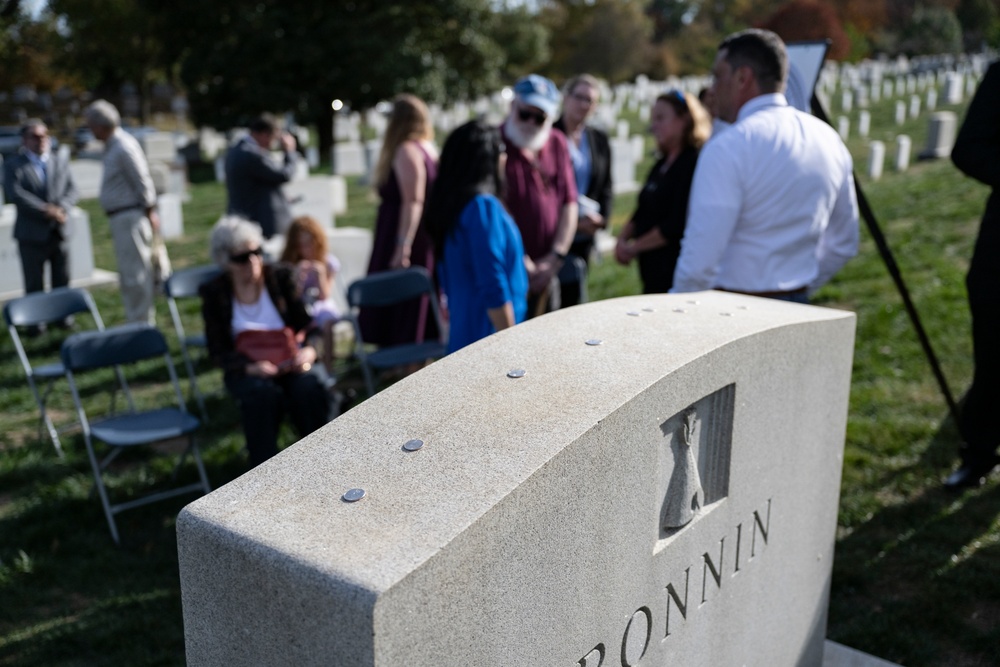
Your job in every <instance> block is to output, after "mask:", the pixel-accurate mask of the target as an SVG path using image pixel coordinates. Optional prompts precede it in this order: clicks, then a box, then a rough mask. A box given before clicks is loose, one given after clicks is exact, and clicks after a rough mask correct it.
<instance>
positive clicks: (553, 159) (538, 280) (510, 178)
mask: <svg viewBox="0 0 1000 667" xmlns="http://www.w3.org/2000/svg"><path fill="white" fill-rule="evenodd" d="M560 100H561V95H560V94H559V89H558V88H556V85H555V84H554V83H552V82H551V81H549V80H548V79H546V78H545V77H543V76H539V75H537V74H531V75H529V76H526V77H524V78H522V79H519V80H518V81H517V83H516V84H514V99H513V101H512V102H511V105H510V114H509V115H508V116H507V119H506V120H505V121H504V124H503V126H502V127H501V128H500V129H501V134H502V135H503V140H504V143H505V145H506V147H507V166H506V177H507V194H506V199H505V203H506V205H507V210H508V211H509V212H510V214H511V216H512V217H513V218H514V221H515V222H516V223H517V226H518V228H519V229H520V230H521V238H522V239H523V241H524V252H525V267H526V268H527V270H528V280H529V294H528V317H533V316H535V315H540V314H542V313H545V312H548V311H551V310H556V309H558V308H559V283H558V280H557V276H558V274H559V269H560V268H562V265H563V262H564V261H565V260H566V254H567V253H568V252H569V247H570V245H571V244H572V242H573V235H574V234H575V233H576V222H577V192H576V180H575V178H574V176H573V163H572V161H571V160H570V155H569V149H568V147H567V145H566V137H565V135H563V133H562V132H560V131H559V130H557V129H554V128H553V127H552V124H553V123H554V122H555V120H556V117H557V116H558V113H559V103H560Z"/></svg>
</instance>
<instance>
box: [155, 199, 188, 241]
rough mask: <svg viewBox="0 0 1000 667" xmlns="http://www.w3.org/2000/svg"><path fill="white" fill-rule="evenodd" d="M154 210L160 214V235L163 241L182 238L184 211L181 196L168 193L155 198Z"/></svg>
mask: <svg viewBox="0 0 1000 667" xmlns="http://www.w3.org/2000/svg"><path fill="white" fill-rule="evenodd" d="M156 210H157V211H158V212H159V214H160V234H161V235H162V236H163V238H165V239H175V238H178V237H181V236H184V209H183V207H182V206H181V196H180V195H177V194H173V193H170V192H167V193H164V194H161V195H159V196H158V197H157V198H156Z"/></svg>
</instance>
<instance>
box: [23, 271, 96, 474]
mask: <svg viewBox="0 0 1000 667" xmlns="http://www.w3.org/2000/svg"><path fill="white" fill-rule="evenodd" d="M88 312H89V313H90V315H91V317H93V319H94V324H95V325H96V327H97V328H98V329H99V330H100V329H104V322H103V321H102V320H101V314H100V313H99V312H98V311H97V305H96V304H95V303H94V299H93V297H91V296H90V293H89V292H87V291H86V290H83V289H77V288H73V287H61V288H58V289H54V290H52V291H51V292H35V293H32V294H28V295H26V296H23V297H21V298H19V299H14V300H13V301H9V302H7V303H6V304H5V305H4V307H3V319H4V322H5V323H6V324H7V331H9V332H10V337H11V338H12V339H13V340H14V347H15V349H16V350H17V356H18V358H20V360H21V367H22V368H23V369H24V374H25V375H26V376H27V378H28V386H29V387H30V388H31V393H32V395H33V396H34V397H35V403H37V404H38V411H39V413H40V415H41V416H40V419H39V425H38V433H39V437H41V432H42V428H43V427H44V428H45V429H46V430H47V431H48V433H49V437H50V438H51V439H52V446H53V447H55V448H56V452H57V453H58V454H59V456H60V458H61V457H62V455H63V451H62V444H61V443H60V441H59V433H60V432H62V431H64V430H66V429H67V428H70V427H69V426H66V427H62V428H58V429H57V428H56V427H55V425H54V424H53V423H52V419H51V418H50V417H49V413H48V411H47V410H46V404H47V402H48V399H49V395H50V394H51V393H52V389H53V387H54V386H55V382H56V380H58V379H59V378H62V377H64V376H65V375H66V369H65V368H64V367H63V364H62V362H61V361H56V362H53V363H47V364H43V365H40V366H33V365H32V363H31V360H30V359H29V358H28V354H27V352H26V350H25V347H24V343H23V342H22V341H21V337H20V335H19V334H18V327H37V326H39V325H48V324H53V323H56V322H62V321H64V320H65V319H66V318H67V317H70V316H72V315H78V314H80V313H88ZM39 383H44V385H45V390H44V392H42V391H39V387H38V385H39ZM74 425H75V424H74Z"/></svg>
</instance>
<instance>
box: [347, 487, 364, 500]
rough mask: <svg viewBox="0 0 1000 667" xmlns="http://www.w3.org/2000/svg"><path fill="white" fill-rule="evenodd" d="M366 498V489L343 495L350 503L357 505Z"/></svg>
mask: <svg viewBox="0 0 1000 667" xmlns="http://www.w3.org/2000/svg"><path fill="white" fill-rule="evenodd" d="M364 497H365V490H364V489H351V490H349V491H348V492H347V493H345V494H344V495H343V499H344V501H345V502H348V503H356V502H358V501H359V500H361V499H362V498H364Z"/></svg>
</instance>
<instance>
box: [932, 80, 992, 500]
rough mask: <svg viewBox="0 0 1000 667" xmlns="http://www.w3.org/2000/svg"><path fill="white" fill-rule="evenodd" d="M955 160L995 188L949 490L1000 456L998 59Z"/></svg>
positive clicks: (978, 262)
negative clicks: (999, 413) (957, 453)
mask: <svg viewBox="0 0 1000 667" xmlns="http://www.w3.org/2000/svg"><path fill="white" fill-rule="evenodd" d="M951 159H952V162H954V163H955V166H956V167H958V168H959V169H961V170H962V171H963V172H964V173H965V174H966V175H968V176H971V177H972V178H975V179H976V180H978V181H982V182H983V183H985V184H986V185H988V186H990V187H991V188H993V191H992V193H991V194H990V198H989V200H988V201H987V202H986V211H985V212H984V213H983V221H982V224H981V225H980V227H979V236H978V238H977V239H976V247H975V250H974V251H973V254H972V263H971V264H970V265H969V273H968V275H967V276H966V279H965V284H966V287H967V288H968V291H969V309H970V310H971V311H972V349H973V358H974V361H975V373H974V375H973V378H972V386H971V387H970V388H969V392H968V393H967V394H966V396H965V403H964V405H963V407H962V412H961V417H960V419H959V431H960V432H961V433H962V437H963V438H964V439H965V444H964V445H963V446H962V449H961V451H960V455H961V458H962V463H961V465H960V466H959V467H958V469H957V470H955V472H953V473H952V474H951V475H950V476H949V477H948V479H946V480H945V483H944V484H945V488H947V489H949V490H953V491H954V490H960V489H962V488H965V487H970V486H979V485H980V484H982V483H983V480H984V479H985V478H986V476H987V475H988V474H989V473H990V471H991V470H993V468H994V467H996V465H997V464H998V463H1000V457H998V456H997V447H998V445H1000V422H998V421H997V419H996V412H997V407H1000V346H998V345H997V332H998V331H1000V262H998V261H997V258H998V257H1000V62H994V63H993V64H992V65H990V68H989V69H988V70H987V71H986V76H985V77H983V81H982V83H980V84H979V89H978V90H977V91H976V96H975V97H974V98H973V99H972V103H971V104H970V105H969V110H968V111H967V112H966V116H965V122H964V123H962V129H961V130H959V132H958V138H957V139H956V140H955V147H954V148H953V149H952V152H951Z"/></svg>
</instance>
